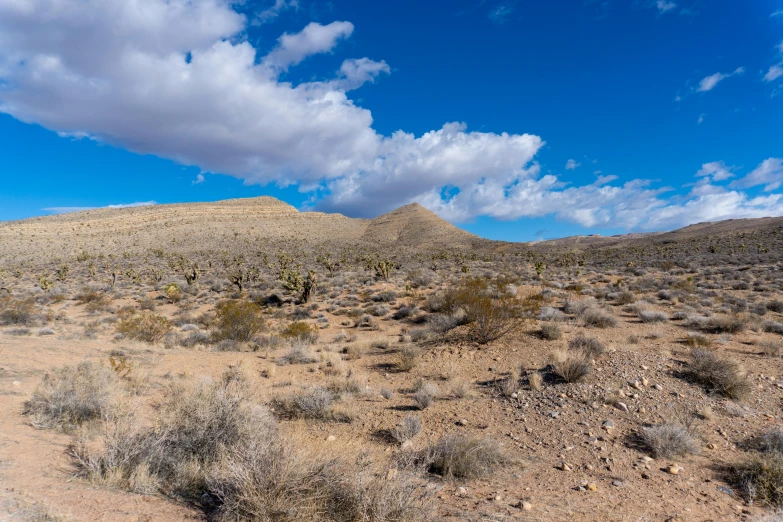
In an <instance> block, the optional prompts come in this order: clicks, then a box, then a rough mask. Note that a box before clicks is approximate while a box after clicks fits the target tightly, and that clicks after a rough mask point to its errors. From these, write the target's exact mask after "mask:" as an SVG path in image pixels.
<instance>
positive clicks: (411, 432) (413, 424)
mask: <svg viewBox="0 0 783 522" xmlns="http://www.w3.org/2000/svg"><path fill="white" fill-rule="evenodd" d="M420 431H421V419H419V417H418V416H417V415H406V416H405V418H404V419H402V422H401V423H399V424H398V425H397V426H395V427H394V428H392V429H391V430H389V435H391V437H392V438H393V439H394V440H396V441H397V442H399V443H400V444H402V443H403V442H406V441H408V440H410V439H412V438H413V437H415V436H416V435H418V434H419V432H420Z"/></svg>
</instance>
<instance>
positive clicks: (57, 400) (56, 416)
mask: <svg viewBox="0 0 783 522" xmlns="http://www.w3.org/2000/svg"><path fill="white" fill-rule="evenodd" d="M116 385H117V376H116V374H115V373H114V372H113V371H111V370H109V369H108V368H104V367H102V366H99V365H96V364H93V363H92V362H90V361H84V362H82V363H79V364H78V365H77V366H63V367H62V368H58V369H55V370H52V371H51V372H48V373H46V375H44V378H43V380H42V381H41V384H39V385H38V388H36V390H35V391H34V392H33V395H32V397H31V398H30V399H29V400H28V401H27V402H25V405H24V410H23V413H24V414H25V415H29V416H30V418H31V423H32V424H33V426H35V427H37V428H61V429H72V428H75V427H76V426H78V425H80V424H83V423H85V422H88V421H91V420H95V419H99V418H100V417H101V416H102V415H103V414H105V413H107V411H108V409H109V407H110V406H111V404H112V403H113V399H114V396H115V392H116Z"/></svg>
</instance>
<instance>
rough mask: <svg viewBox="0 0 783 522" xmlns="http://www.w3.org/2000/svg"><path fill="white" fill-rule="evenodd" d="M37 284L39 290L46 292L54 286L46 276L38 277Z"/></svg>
mask: <svg viewBox="0 0 783 522" xmlns="http://www.w3.org/2000/svg"><path fill="white" fill-rule="evenodd" d="M38 286H40V287H41V290H43V291H44V292H48V291H49V290H51V289H52V287H53V286H54V283H52V282H51V281H50V280H49V279H47V278H46V276H41V277H40V278H38Z"/></svg>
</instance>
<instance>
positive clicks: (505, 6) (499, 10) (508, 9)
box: [488, 2, 516, 24]
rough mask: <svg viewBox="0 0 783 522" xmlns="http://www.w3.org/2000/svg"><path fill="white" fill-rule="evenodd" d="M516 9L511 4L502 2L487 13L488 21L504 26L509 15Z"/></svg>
mask: <svg viewBox="0 0 783 522" xmlns="http://www.w3.org/2000/svg"><path fill="white" fill-rule="evenodd" d="M515 9H516V7H515V6H514V4H513V3H511V2H504V3H502V4H499V5H496V6H495V7H493V8H492V10H491V11H490V12H489V15H488V16H489V19H490V20H492V21H493V22H495V23H496V24H504V23H506V22H507V21H508V18H509V17H510V16H511V14H512V13H513V12H514V10H515Z"/></svg>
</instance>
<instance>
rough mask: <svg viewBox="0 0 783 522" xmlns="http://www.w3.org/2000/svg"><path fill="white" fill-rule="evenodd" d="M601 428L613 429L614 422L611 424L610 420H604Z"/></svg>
mask: <svg viewBox="0 0 783 522" xmlns="http://www.w3.org/2000/svg"><path fill="white" fill-rule="evenodd" d="M601 427H603V428H604V429H607V430H611V429H614V422H612V421H610V420H606V421H604V423H603V424H601Z"/></svg>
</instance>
